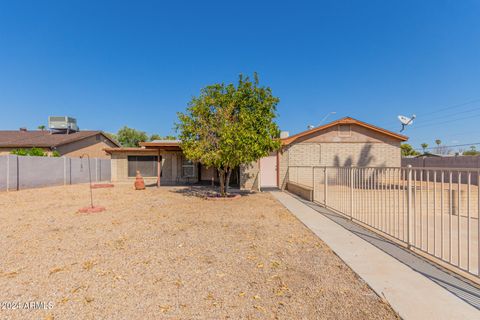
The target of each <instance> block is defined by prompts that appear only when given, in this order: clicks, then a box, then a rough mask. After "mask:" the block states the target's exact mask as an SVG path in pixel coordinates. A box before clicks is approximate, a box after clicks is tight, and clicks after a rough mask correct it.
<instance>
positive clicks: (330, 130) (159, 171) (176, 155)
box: [105, 118, 407, 190]
mask: <svg viewBox="0 0 480 320" xmlns="http://www.w3.org/2000/svg"><path fill="white" fill-rule="evenodd" d="M405 140H407V137H405V136H402V135H399V134H396V133H393V132H390V131H387V130H385V129H382V128H379V127H375V126H372V125H370V124H367V123H364V122H361V121H358V120H355V119H352V118H343V119H340V120H337V121H334V122H331V123H329V124H327V125H324V126H322V127H318V128H315V129H312V130H308V131H305V132H302V133H299V134H296V135H294V136H291V137H288V138H284V139H282V147H281V150H279V151H276V152H273V153H271V154H270V156H269V157H270V160H274V161H269V162H265V161H263V163H264V164H265V163H268V167H265V166H264V167H262V165H261V163H262V159H261V160H259V161H256V162H252V163H250V164H245V165H242V166H240V168H239V169H238V170H237V171H236V173H235V175H238V177H237V178H236V179H237V183H235V184H236V186H238V187H240V188H241V189H246V190H259V189H261V188H262V187H265V184H262V176H263V174H262V173H264V172H266V171H269V172H271V174H272V175H274V179H273V180H274V181H275V180H276V181H275V186H278V187H281V188H283V187H284V184H285V177H286V174H287V169H288V166H359V167H366V166H371V167H379V166H380V167H387V166H390V167H398V166H400V160H401V154H400V144H401V142H402V141H405ZM105 151H106V152H108V153H109V154H111V159H112V161H111V165H112V168H111V169H112V170H111V172H112V180H113V181H133V179H135V172H136V169H135V168H134V167H135V166H138V168H140V169H141V170H140V171H142V170H144V172H145V173H146V174H142V175H143V176H144V178H145V180H146V181H147V183H149V184H155V183H156V184H159V185H160V184H161V185H182V184H188V183H211V182H218V176H217V174H216V171H215V170H214V169H213V168H207V167H204V166H202V165H200V164H198V163H190V162H189V161H188V160H187V159H186V158H185V157H184V156H183V152H182V150H181V148H180V141H168V140H159V141H153V142H144V143H141V147H139V148H106V149H105ZM273 158H275V159H273ZM142 159H143V160H142ZM139 161H144V163H143V164H141V163H140V162H139ZM139 163H140V164H139ZM145 163H148V164H147V167H149V168H150V169H148V170H147V169H145ZM277 168H278V171H277ZM186 169H188V170H186ZM272 170H273V171H272ZM271 177H272V176H270V178H271ZM270 186H271V185H270Z"/></svg>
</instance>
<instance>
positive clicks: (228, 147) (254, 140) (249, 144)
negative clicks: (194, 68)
mask: <svg viewBox="0 0 480 320" xmlns="http://www.w3.org/2000/svg"><path fill="white" fill-rule="evenodd" d="M278 102H279V99H278V98H277V97H275V96H273V94H272V90H271V89H270V88H268V87H262V86H260V85H259V81H258V76H257V74H256V73H255V74H254V80H253V81H251V80H250V79H249V78H248V77H246V78H244V77H243V76H242V75H240V76H239V80H238V83H237V85H234V84H227V85H226V84H224V83H221V84H214V85H209V86H207V87H205V88H203V89H202V90H201V92H200V96H198V97H193V98H192V100H191V101H190V103H189V105H188V107H187V110H186V112H185V113H178V119H179V122H178V123H177V124H176V127H177V131H179V133H180V134H179V139H180V140H181V141H182V142H181V147H182V150H183V152H184V154H185V156H186V157H187V158H188V159H190V160H192V161H198V162H200V163H202V164H203V165H205V166H207V167H214V168H216V169H217V170H218V172H219V177H220V193H221V195H222V196H225V195H226V193H228V186H229V182H230V175H231V173H232V170H233V169H235V168H236V167H238V166H240V165H242V164H249V163H251V162H253V161H256V160H258V159H260V158H261V157H264V156H266V155H268V154H269V153H270V152H271V151H274V150H277V149H278V148H279V147H280V140H279V139H278V138H279V135H280V130H279V129H278V126H277V124H276V123H275V122H274V119H275V117H276V107H277V104H278Z"/></svg>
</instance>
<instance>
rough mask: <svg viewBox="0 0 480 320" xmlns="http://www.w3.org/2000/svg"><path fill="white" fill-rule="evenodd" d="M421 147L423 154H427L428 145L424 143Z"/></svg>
mask: <svg viewBox="0 0 480 320" xmlns="http://www.w3.org/2000/svg"><path fill="white" fill-rule="evenodd" d="M421 146H422V150H423V153H425V152H427V148H428V144H427V143H425V142H424V143H422V144H421Z"/></svg>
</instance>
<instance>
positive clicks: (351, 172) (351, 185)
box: [350, 167, 353, 220]
mask: <svg viewBox="0 0 480 320" xmlns="http://www.w3.org/2000/svg"><path fill="white" fill-rule="evenodd" d="M352 219H353V168H352V167H350V220H352Z"/></svg>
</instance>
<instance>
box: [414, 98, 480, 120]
mask: <svg viewBox="0 0 480 320" xmlns="http://www.w3.org/2000/svg"><path fill="white" fill-rule="evenodd" d="M475 102H480V98H478V99H473V100H469V101H466V102H462V103H459V104H454V105H451V106H448V107H444V108H442V109H438V110H435V111H431V112H426V113H420V116H425V115H429V114H434V113H439V112H442V111H445V110H451V109H456V108H460V107H463V106H466V105H469V104H472V103H475Z"/></svg>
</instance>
